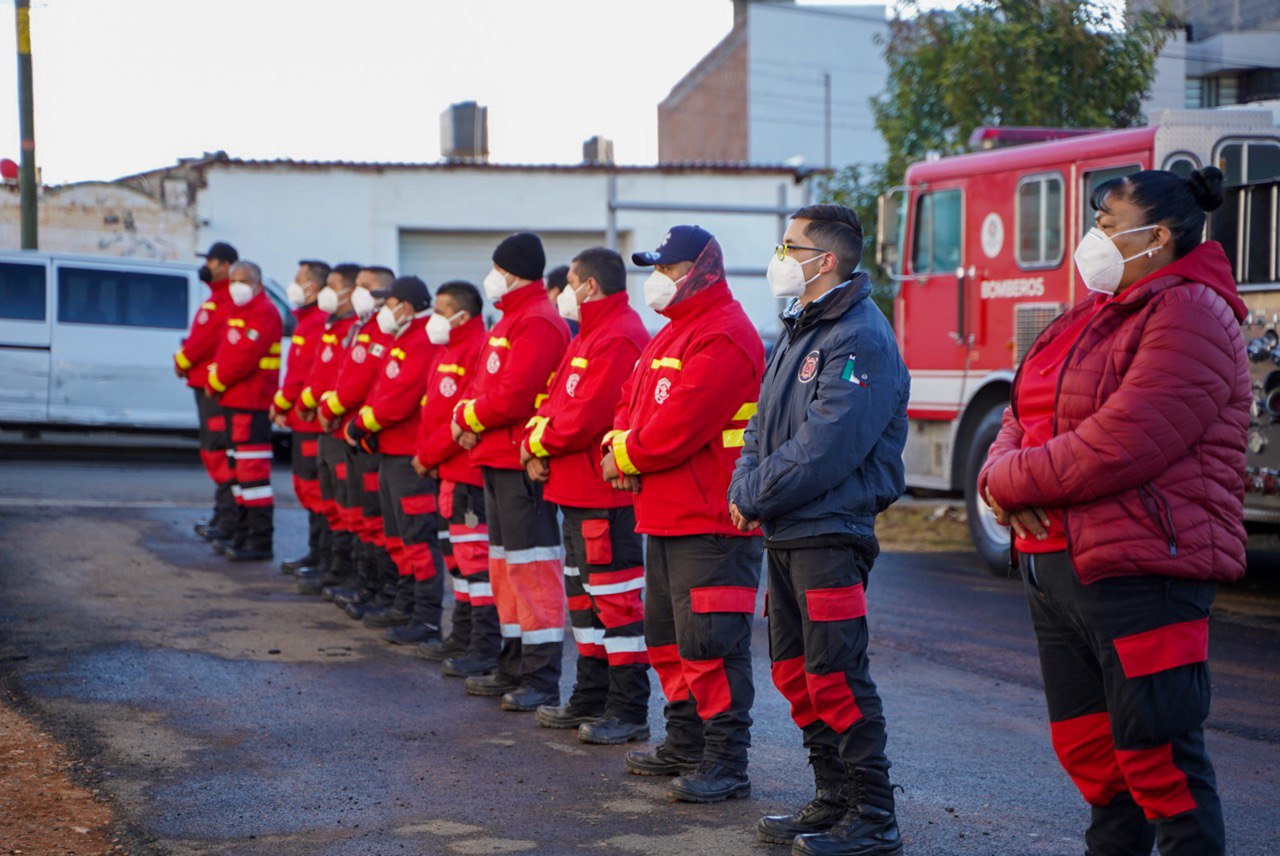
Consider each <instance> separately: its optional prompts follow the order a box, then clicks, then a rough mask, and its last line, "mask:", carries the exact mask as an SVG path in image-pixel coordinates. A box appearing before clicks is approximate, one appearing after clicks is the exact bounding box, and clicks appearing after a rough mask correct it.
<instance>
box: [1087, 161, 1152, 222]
mask: <svg viewBox="0 0 1280 856" xmlns="http://www.w3.org/2000/svg"><path fill="white" fill-rule="evenodd" d="M1140 169H1142V167H1140V166H1138V165H1137V164H1136V163H1135V164H1128V165H1127V166H1109V167H1107V168H1106V169H1095V170H1092V171H1091V172H1086V173H1085V174H1084V176H1083V177H1082V178H1081V187H1080V190H1081V193H1080V234H1081V235H1083V234H1084V233H1085V232H1088V231H1089V230H1090V229H1092V228H1093V215H1094V214H1095V213H1096V212H1095V211H1094V210H1093V206H1092V205H1090V204H1089V202H1090V200H1092V199H1093V192H1094V191H1095V190H1097V189H1098V185H1100V184H1105V183H1106V182H1108V181H1110V180H1111V179H1113V178H1123V177H1124V176H1126V175H1133V174H1134V173H1135V172H1138V171H1139V170H1140Z"/></svg>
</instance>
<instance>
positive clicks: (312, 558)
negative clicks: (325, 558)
mask: <svg viewBox="0 0 1280 856" xmlns="http://www.w3.org/2000/svg"><path fill="white" fill-rule="evenodd" d="M318 559H319V557H318V556H317V555H316V554H315V553H308V554H307V555H305V556H299V557H298V558H296V559H285V560H284V561H283V562H281V563H280V573H282V574H296V573H297V572H298V571H300V570H302V569H303V568H312V567H315V564H316V562H317V561H318Z"/></svg>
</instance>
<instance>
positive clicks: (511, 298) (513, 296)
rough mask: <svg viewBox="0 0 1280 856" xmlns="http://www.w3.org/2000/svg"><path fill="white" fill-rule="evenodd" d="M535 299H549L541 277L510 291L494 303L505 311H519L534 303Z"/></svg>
mask: <svg viewBox="0 0 1280 856" xmlns="http://www.w3.org/2000/svg"><path fill="white" fill-rule="evenodd" d="M534 299H542V300H546V299H547V289H546V286H544V285H543V284H542V280H540V279H535V280H534V281H533V282H531V283H529V284H528V285H522V286H520V287H519V288H516V289H513V290H511V291H508V292H507V293H506V294H504V295H502V297H501V298H500V299H499V300H496V301H494V304H493V305H494V306H496V307H497V308H499V309H501V310H502V311H503V312H508V313H510V312H518V311H520V310H521V309H523V308H524V307H526V306H528V305H529V304H530V303H532V302H533V301H534Z"/></svg>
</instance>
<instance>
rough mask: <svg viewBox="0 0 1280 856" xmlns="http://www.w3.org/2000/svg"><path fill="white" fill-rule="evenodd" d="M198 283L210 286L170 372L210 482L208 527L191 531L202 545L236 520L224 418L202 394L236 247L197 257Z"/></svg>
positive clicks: (222, 326) (222, 321) (222, 536)
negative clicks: (186, 393)
mask: <svg viewBox="0 0 1280 856" xmlns="http://www.w3.org/2000/svg"><path fill="white" fill-rule="evenodd" d="M202 255H203V258H204V260H205V261H204V264H203V265H201V266H200V280H201V281H202V282H206V283H208V284H209V297H208V298H207V299H206V300H205V301H204V303H202V304H200V309H199V310H197V311H196V315H195V317H194V318H193V319H191V331H190V332H189V333H187V338H185V339H183V340H182V347H180V348H178V350H177V352H176V353H174V355H173V370H174V373H175V374H177V375H178V377H180V378H185V379H186V381H187V386H189V387H190V388H191V390H192V391H193V392H194V393H195V396H196V417H197V418H198V419H199V421H200V460H201V462H202V463H203V464H204V468H205V470H206V471H207V472H208V473H209V478H211V479H213V484H214V493H213V516H212V517H211V518H210V519H209V522H208V523H197V524H196V526H195V530H196V533H197V534H198V535H200V536H201V537H202V538H204V539H205V540H207V541H223V540H226V539H227V538H228V537H229V536H230V534H231V529H232V527H233V526H234V525H235V520H236V501H235V497H233V496H232V495H231V465H230V463H229V462H228V461H227V446H226V442H225V441H226V435H227V430H226V424H225V423H226V419H225V417H224V416H223V413H222V408H221V407H220V406H219V405H218V402H217V401H216V400H215V399H212V398H210V397H209V396H207V395H205V394H204V388H205V383H206V381H207V380H208V378H209V363H211V362H212V361H213V355H214V352H215V351H217V350H218V342H220V341H221V340H222V335H223V333H224V332H225V330H226V320H227V313H229V312H230V311H231V308H232V304H231V298H230V297H229V296H227V286H228V285H230V284H231V281H230V279H229V277H230V273H231V265H233V264H234V263H235V262H237V261H239V260H240V255H239V254H238V253H237V252H236V248H235V247H233V246H231V245H230V244H225V243H223V242H221V241H219V242H218V243H215V244H214V245H213V246H211V247H209V252H207V253H204V254H202Z"/></svg>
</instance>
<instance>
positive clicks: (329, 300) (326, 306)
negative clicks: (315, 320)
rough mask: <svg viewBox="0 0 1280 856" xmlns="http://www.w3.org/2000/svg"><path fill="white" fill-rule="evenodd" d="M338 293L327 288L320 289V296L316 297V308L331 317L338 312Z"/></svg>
mask: <svg viewBox="0 0 1280 856" xmlns="http://www.w3.org/2000/svg"><path fill="white" fill-rule="evenodd" d="M338 300H339V298H338V292H336V291H334V290H333V289H332V288H330V287H329V286H327V285H326V286H325V287H324V288H322V289H320V294H319V295H317V297H316V306H318V307H320V311H321V312H323V313H324V314H326V315H332V314H333V313H335V312H337V311H338Z"/></svg>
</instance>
